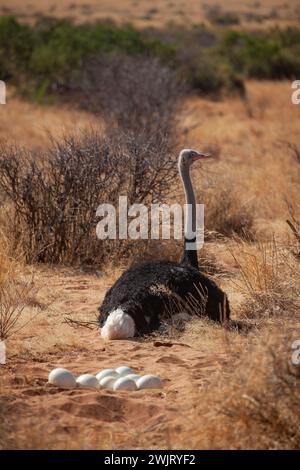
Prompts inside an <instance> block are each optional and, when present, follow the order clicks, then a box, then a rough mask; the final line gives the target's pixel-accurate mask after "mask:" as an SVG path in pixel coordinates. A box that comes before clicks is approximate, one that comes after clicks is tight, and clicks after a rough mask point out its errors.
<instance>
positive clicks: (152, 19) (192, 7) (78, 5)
mask: <svg viewBox="0 0 300 470" xmlns="http://www.w3.org/2000/svg"><path fill="white" fill-rule="evenodd" d="M297 7H298V3H297V1H296V0H293V1H290V2H289V3H287V2H284V1H282V0H264V1H259V2H255V1H253V0H245V1H244V2H243V3H242V4H241V3H237V2H236V1H235V0H227V1H226V5H225V4H224V2H223V1H221V0H214V2H213V4H210V3H209V2H207V1H206V0H188V2H186V1H184V0H171V1H169V2H166V1H163V0H152V1H151V5H150V4H149V1H147V0H122V2H114V3H112V2H111V1H109V0H101V1H98V0H73V1H72V2H71V3H70V2H69V1H63V2H60V3H59V4H58V3H57V2H56V1H55V0H45V1H44V2H42V3H41V2H39V1H38V0H28V1H25V2H24V1H23V0H12V1H11V2H10V4H9V6H8V5H7V6H3V7H2V11H3V12H4V13H5V14H7V13H14V14H20V15H22V17H23V18H25V19H28V20H34V19H35V18H36V17H37V16H41V15H45V14H48V15H49V14H50V15H55V16H57V17H71V18H72V19H74V20H76V21H91V20H99V19H102V20H103V19H110V20H113V21H115V22H117V23H124V22H127V23H128V22H130V23H133V24H134V25H136V26H139V27H150V26H151V27H161V26H162V25H165V24H166V23H177V24H183V23H184V24H199V23H206V24H211V22H213V21H214V19H215V18H216V17H218V18H219V17H221V18H224V17H226V16H227V17H228V16H233V17H236V18H237V19H238V20H239V24H238V25H237V26H243V27H244V28H245V27H246V28H247V27H249V28H250V27H252V28H254V27H255V28H264V27H270V26H274V24H280V25H282V26H285V25H290V24H295V23H297V18H298V15H299V10H298V8H297ZM213 8H214V9H215V11H217V14H213V15H212V14H210V13H211V11H212V9H213ZM220 24H222V23H220Z"/></svg>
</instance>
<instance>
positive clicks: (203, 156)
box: [193, 152, 212, 162]
mask: <svg viewBox="0 0 300 470" xmlns="http://www.w3.org/2000/svg"><path fill="white" fill-rule="evenodd" d="M209 158H212V154H211V153H203V152H199V153H198V155H197V156H196V157H193V162H195V161H196V160H206V159H209Z"/></svg>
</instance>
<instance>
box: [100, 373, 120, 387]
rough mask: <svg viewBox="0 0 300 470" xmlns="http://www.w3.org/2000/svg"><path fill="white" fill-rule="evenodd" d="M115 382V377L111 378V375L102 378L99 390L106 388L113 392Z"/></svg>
mask: <svg viewBox="0 0 300 470" xmlns="http://www.w3.org/2000/svg"><path fill="white" fill-rule="evenodd" d="M116 380H117V377H113V376H112V375H107V376H106V377H103V379H101V380H100V382H99V383H100V387H101V388H108V389H110V390H113V388H114V383H115V381H116Z"/></svg>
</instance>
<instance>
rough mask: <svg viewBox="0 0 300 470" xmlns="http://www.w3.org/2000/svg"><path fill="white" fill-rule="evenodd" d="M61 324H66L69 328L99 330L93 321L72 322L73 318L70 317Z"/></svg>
mask: <svg viewBox="0 0 300 470" xmlns="http://www.w3.org/2000/svg"><path fill="white" fill-rule="evenodd" d="M63 323H66V324H67V325H69V326H71V327H72V328H80V327H83V328H88V329H89V330H92V329H93V328H95V327H97V328H99V323H98V322H97V321H96V320H94V321H82V320H74V319H73V318H70V317H65V319H64V321H63Z"/></svg>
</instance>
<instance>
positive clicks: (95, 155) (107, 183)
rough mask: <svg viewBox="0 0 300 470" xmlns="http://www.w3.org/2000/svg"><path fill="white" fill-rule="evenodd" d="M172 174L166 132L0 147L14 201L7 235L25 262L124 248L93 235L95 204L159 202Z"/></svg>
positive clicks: (97, 255) (74, 258)
mask: <svg viewBox="0 0 300 470" xmlns="http://www.w3.org/2000/svg"><path fill="white" fill-rule="evenodd" d="M176 174H177V168H176V157H175V155H174V153H173V152H171V150H170V143H169V140H168V138H167V137H166V136H165V135H164V134H162V133H156V134H155V135H153V136H152V138H151V139H145V135H144V134H143V132H142V131H141V133H140V134H139V135H138V136H137V137H135V135H134V134H133V133H132V132H129V131H127V132H126V133H125V132H121V131H120V130H119V131H116V130H115V131H114V130H112V131H111V132H110V134H109V135H107V136H102V135H100V133H98V132H96V131H90V132H87V131H85V132H84V133H82V134H81V135H79V136H78V135H77V136H74V135H73V136H66V137H65V138H64V139H63V140H62V141H61V142H55V141H53V143H52V146H51V147H50V148H49V149H48V151H45V152H39V153H37V152H35V153H31V154H30V153H29V152H28V151H27V150H24V149H21V148H18V147H12V146H4V145H3V146H2V147H1V149H0V187H1V189H2V190H3V191H4V192H5V193H6V194H7V196H8V197H9V198H10V200H11V202H12V204H13V207H14V227H13V229H12V233H13V234H14V237H15V242H16V243H22V246H23V248H24V251H25V252H26V256H27V260H28V261H38V262H50V263H58V262H64V263H76V262H81V261H82V260H88V259H90V260H91V262H99V261H101V260H103V259H104V258H106V259H107V258H110V257H112V258H113V257H114V256H117V257H118V258H119V257H120V256H121V254H122V249H121V251H119V252H117V249H116V248H117V246H116V244H118V243H120V247H119V248H121V246H122V245H123V249H124V250H123V251H126V250H128V244H127V240H125V241H120V242H119V241H116V242H115V243H106V242H105V241H104V242H102V241H99V240H97V238H96V232H95V228H96V223H97V222H98V219H97V218H96V209H97V207H98V206H99V204H100V203H112V204H114V205H115V206H117V204H118V198H119V195H128V198H129V202H130V203H132V202H136V203H142V202H143V203H146V204H147V203H151V202H156V201H162V200H164V199H165V198H166V196H167V195H168V194H169V193H170V191H171V183H172V181H173V179H174V177H175V175H176Z"/></svg>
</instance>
